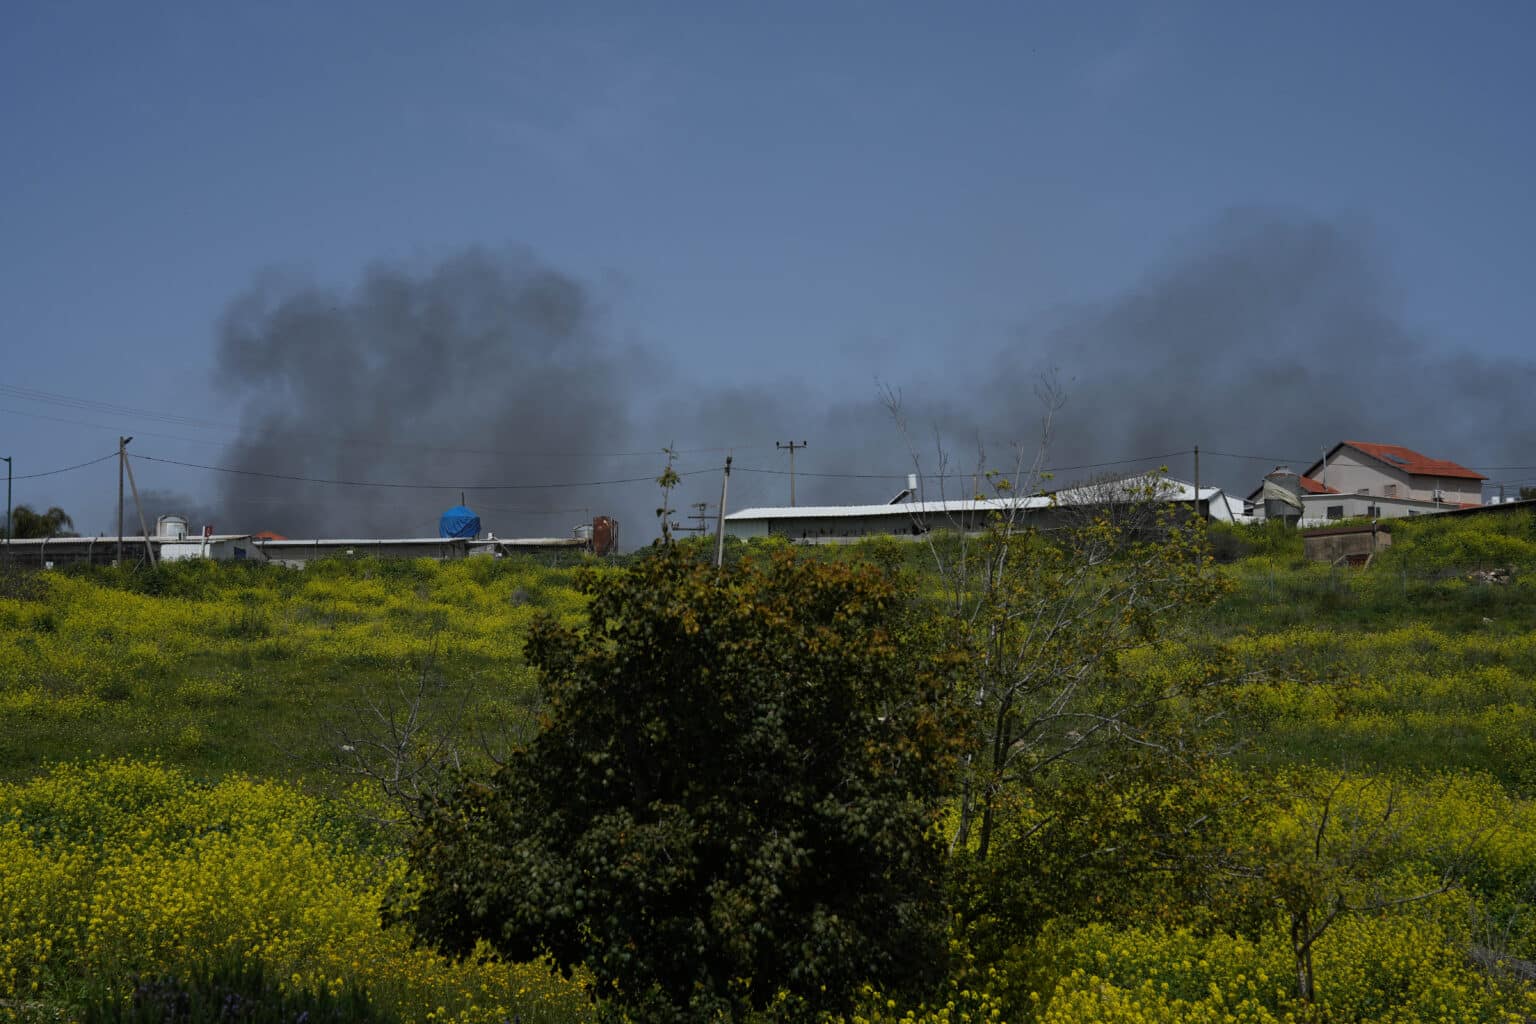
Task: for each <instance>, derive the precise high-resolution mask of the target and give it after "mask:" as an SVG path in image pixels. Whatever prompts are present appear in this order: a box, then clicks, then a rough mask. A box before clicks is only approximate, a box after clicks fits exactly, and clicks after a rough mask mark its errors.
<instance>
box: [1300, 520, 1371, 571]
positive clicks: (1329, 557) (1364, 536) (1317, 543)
mask: <svg viewBox="0 0 1536 1024" xmlns="http://www.w3.org/2000/svg"><path fill="white" fill-rule="evenodd" d="M1302 546H1303V548H1304V549H1305V551H1306V553H1307V557H1308V558H1309V559H1311V560H1312V561H1314V562H1330V563H1331V562H1348V563H1351V564H1359V563H1361V562H1364V561H1365V560H1366V559H1367V558H1368V557H1369V556H1371V555H1373V554H1375V553H1376V552H1378V551H1380V550H1382V549H1383V548H1389V547H1391V546H1392V535H1391V534H1390V533H1388V532H1386V531H1385V530H1376V529H1372V528H1371V527H1368V526H1366V527H1357V528H1355V529H1343V530H1336V531H1334V530H1321V531H1318V532H1315V533H1308V534H1305V535H1303V537H1302Z"/></svg>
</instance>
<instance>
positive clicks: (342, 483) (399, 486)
mask: <svg viewBox="0 0 1536 1024" xmlns="http://www.w3.org/2000/svg"><path fill="white" fill-rule="evenodd" d="M114 454H115V453H114ZM133 457H134V458H136V459H143V460H145V461H146V462H160V463H164V464H166V465H170V466H183V467H186V468H188V469H203V470H208V471H209V472H213V473H229V474H232V475H234V476H252V477H260V478H262V479H266V480H289V481H293V482H296V483H308V484H329V485H331V486H335V487H379V488H390V489H394V490H410V491H538V490H556V489H560V488H567V487H610V486H617V485H619V484H638V483H655V482H656V478H655V477H654V476H632V477H624V478H621V479H617V480H585V481H571V482H562V483H541V484H465V483H456V484H417V483H401V482H398V481H377V480H337V479H329V478H326V477H312V476H300V475H298V474H294V473H267V472H262V471H261V470H255V469H234V468H232V467H230V466H209V465H205V464H203V463H198V462H182V461H180V460H179V459H164V458H158V457H156V456H154V455H143V454H137V453H136V454H135V455H134V456H133ZM713 472H714V470H713V469H693V470H688V471H686V472H680V473H678V474H677V475H678V476H680V477H685V476H697V475H699V474H700V473H713Z"/></svg>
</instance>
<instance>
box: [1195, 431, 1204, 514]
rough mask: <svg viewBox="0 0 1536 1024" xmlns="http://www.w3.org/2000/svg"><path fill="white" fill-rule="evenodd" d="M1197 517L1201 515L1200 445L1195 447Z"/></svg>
mask: <svg viewBox="0 0 1536 1024" xmlns="http://www.w3.org/2000/svg"><path fill="white" fill-rule="evenodd" d="M1195 515H1197V516H1198V515H1200V446H1199V445H1195ZM1202 518H1203V517H1202Z"/></svg>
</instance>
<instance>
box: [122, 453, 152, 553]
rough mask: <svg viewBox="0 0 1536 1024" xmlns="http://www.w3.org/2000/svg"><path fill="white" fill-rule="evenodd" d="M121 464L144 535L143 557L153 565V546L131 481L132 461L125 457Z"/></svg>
mask: <svg viewBox="0 0 1536 1024" xmlns="http://www.w3.org/2000/svg"><path fill="white" fill-rule="evenodd" d="M123 466H124V467H125V468H126V469H127V470H128V486H129V487H130V488H132V489H133V507H134V509H136V510H137V511H138V513H139V532H140V534H142V535H143V537H144V557H145V558H147V559H149V567H150V568H151V569H153V568H154V567H155V546H154V545H153V544H151V543H150V542H149V524H148V523H146V522H145V521H144V506H143V505H142V504H140V503H139V485H138V484H136V483H134V482H133V463H131V462H129V461H128V459H127V458H126V457H124V459H123Z"/></svg>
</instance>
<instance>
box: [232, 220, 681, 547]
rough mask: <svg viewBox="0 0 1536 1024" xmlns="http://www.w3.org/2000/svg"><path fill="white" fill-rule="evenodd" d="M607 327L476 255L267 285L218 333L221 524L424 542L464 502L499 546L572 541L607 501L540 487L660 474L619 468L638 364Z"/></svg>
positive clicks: (540, 285)
mask: <svg viewBox="0 0 1536 1024" xmlns="http://www.w3.org/2000/svg"><path fill="white" fill-rule="evenodd" d="M601 319H602V315H601V311H600V310H598V309H597V308H595V307H594V304H593V301H592V299H591V297H590V296H589V294H588V292H587V290H586V289H585V288H584V287H583V286H582V285H581V284H579V283H578V282H576V281H575V280H573V279H571V278H569V277H567V276H565V275H563V274H560V273H557V272H555V271H552V270H549V269H547V268H545V267H542V266H540V265H539V264H538V263H537V262H535V261H534V260H533V259H532V258H531V257H528V256H526V255H522V254H515V253H514V254H505V253H500V254H498V253H491V252H488V251H485V250H478V249H477V250H471V251H469V252H466V253H464V254H461V255H458V256H455V257H453V258H452V259H449V260H447V261H445V262H443V263H441V264H439V265H437V266H435V267H431V268H429V269H427V270H425V271H421V272H417V271H414V270H412V269H410V268H406V267H398V266H388V265H379V266H375V267H373V268H372V269H370V270H369V271H368V272H367V273H366V274H365V275H364V277H363V280H362V282H361V283H360V284H359V285H358V286H357V287H356V288H355V289H353V290H351V291H336V290H331V289H323V288H318V287H312V286H299V287H294V286H291V285H283V284H279V283H270V282H269V283H266V284H263V285H262V286H259V287H258V288H256V289H254V290H253V291H252V292H250V293H249V294H247V295H245V296H243V297H241V298H240V299H239V300H237V301H236V302H235V303H234V304H233V305H232V306H231V307H230V309H229V311H228V312H227V314H226V315H225V317H224V321H223V324H222V326H221V329H220V339H219V346H218V359H217V370H216V383H217V384H218V386H219V387H220V389H221V390H222V391H223V392H224V393H225V394H227V395H228V396H229V397H230V399H231V400H232V401H234V402H236V403H238V404H239V406H240V407H241V409H242V419H241V422H242V428H243V429H242V439H241V441H240V443H239V444H238V445H237V446H236V448H235V450H234V452H233V454H232V458H230V459H228V460H227V462H228V465H229V466H230V468H232V469H235V470H238V471H240V472H238V473H234V474H229V475H227V476H226V477H224V478H223V480H222V481H221V482H222V487H221V491H220V503H221V505H222V506H223V516H224V517H225V519H226V521H229V522H231V523H232V524H233V523H239V524H241V528H242V529H253V530H254V529H273V530H276V531H277V532H280V533H283V534H286V535H288V536H293V537H316V536H324V537H374V536H434V535H435V534H436V531H437V517H438V514H439V513H440V512H441V511H443V510H444V509H446V508H448V507H449V506H452V505H455V504H457V503H458V502H459V500H460V492H461V491H465V492H467V493H465V494H464V497H465V498H466V499H468V501H469V503H470V504H471V506H472V507H474V508H476V509H477V510H478V511H480V512H481V514H482V518H483V521H484V523H485V526H486V527H487V528H488V529H491V530H494V531H496V532H498V533H500V534H502V535H507V534H513V535H518V536H529V535H534V536H550V535H568V534H569V529H570V527H571V525H573V524H574V523H578V522H581V521H583V520H584V519H586V518H589V513H590V514H598V513H603V512H607V511H609V510H608V509H607V508H606V507H604V504H603V503H604V501H605V499H606V497H607V493H608V492H607V491H606V489H602V490H597V489H591V488H567V487H553V486H549V485H553V484H563V483H570V482H585V481H595V480H603V479H611V478H615V477H623V476H635V475H644V473H645V472H649V473H651V475H655V473H656V472H659V464H658V462H659V458H660V456H659V455H657V456H653V457H649V458H647V459H645V460H644V461H643V462H641V463H639V464H637V463H636V461H635V460H634V459H632V458H630V459H626V458H623V457H619V456H616V455H614V454H612V453H616V452H620V451H622V450H624V446H625V445H626V444H628V443H629V442H630V433H631V431H630V424H629V401H628V399H629V393H628V389H629V387H630V386H631V383H632V382H634V381H635V380H637V379H643V377H644V374H645V372H646V366H645V356H644V354H643V353H639V352H626V351H623V350H621V349H619V348H617V347H616V346H614V345H613V344H611V343H609V342H608V341H607V340H606V339H605V337H604V336H603V333H602V330H601V329H600V323H601ZM289 477H304V478H311V479H310V480H299V479H287V478H289ZM313 480H326V481H346V483H316V482H312V481H313ZM365 484H367V485H381V484H395V485H401V486H362V485H365Z"/></svg>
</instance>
